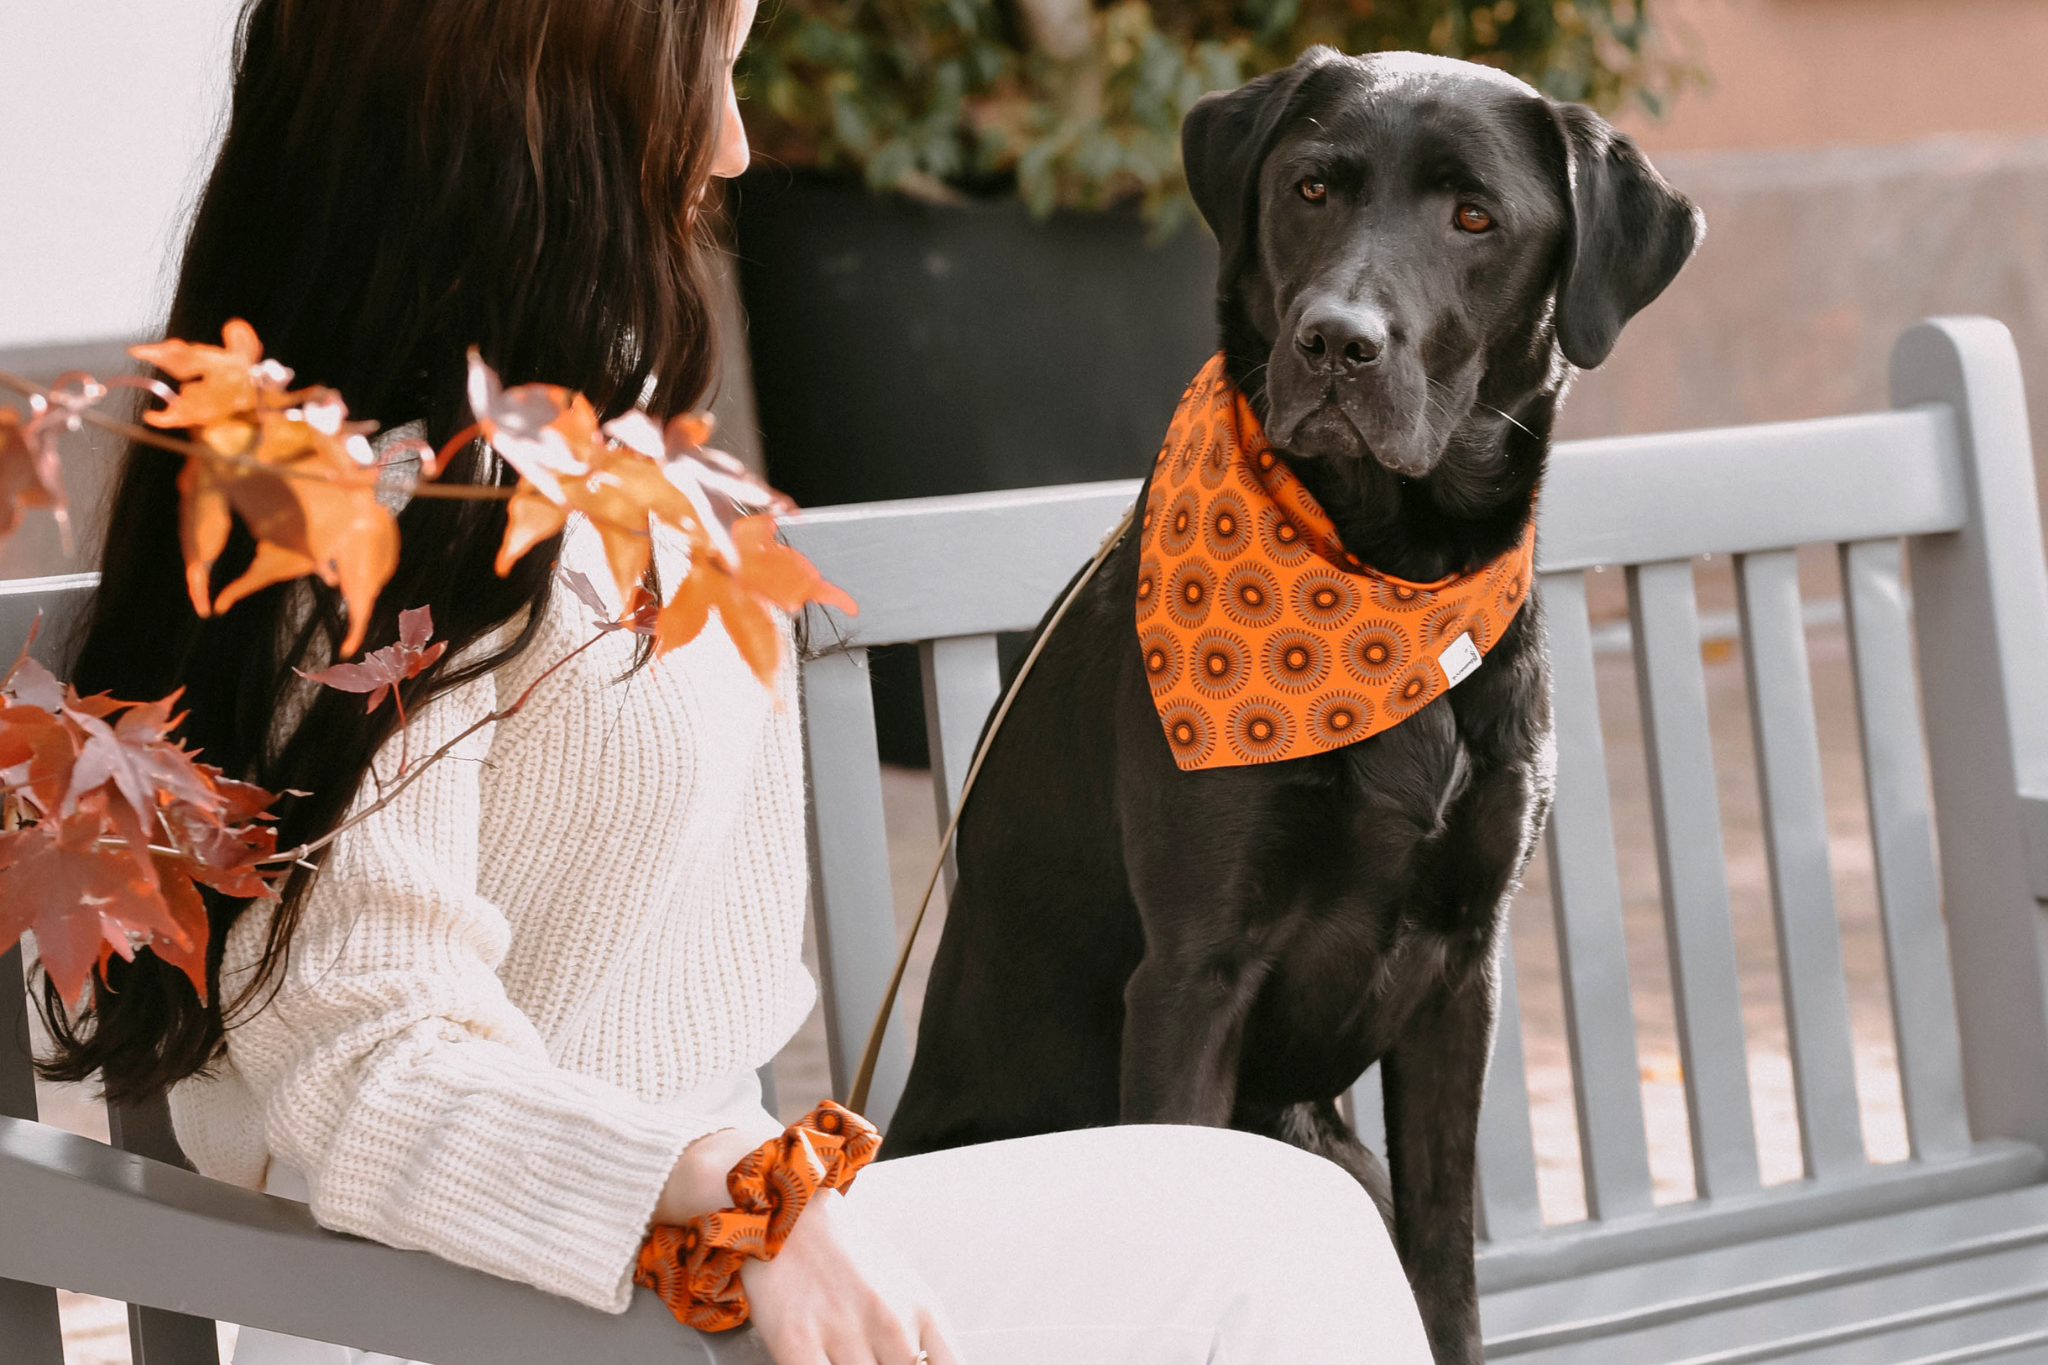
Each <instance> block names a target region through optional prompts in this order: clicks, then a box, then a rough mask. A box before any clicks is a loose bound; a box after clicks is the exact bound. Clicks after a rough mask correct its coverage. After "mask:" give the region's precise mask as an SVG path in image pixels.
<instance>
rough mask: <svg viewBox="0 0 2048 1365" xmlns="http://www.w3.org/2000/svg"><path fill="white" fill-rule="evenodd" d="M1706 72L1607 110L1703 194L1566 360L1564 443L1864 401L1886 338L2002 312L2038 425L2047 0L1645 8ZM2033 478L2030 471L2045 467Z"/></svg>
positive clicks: (2046, 189)
mask: <svg viewBox="0 0 2048 1365" xmlns="http://www.w3.org/2000/svg"><path fill="white" fill-rule="evenodd" d="M1653 13H1654V14H1655V15H1656V16H1657V17H1658V19H1659V22H1660V23H1663V24H1665V25H1667V26H1668V28H1669V31H1670V33H1671V36H1672V38H1673V40H1674V41H1675V42H1677V43H1679V44H1680V45H1681V46H1682V48H1683V49H1684V50H1686V51H1688V52H1689V53H1690V54H1691V55H1692V57H1693V59H1694V60H1695V61H1696V62H1697V63H1698V64H1699V65H1700V66H1701V67H1702V68H1704V70H1705V71H1706V73H1707V78H1708V81H1709V85H1708V86H1707V88H1705V89H1691V90H1688V91H1686V92H1685V93H1684V94H1683V95H1681V96H1680V97H1679V99H1678V100H1677V102H1676V103H1675V105H1674V106H1673V108H1672V109H1671V110H1670V112H1669V113H1668V115H1667V116H1666V117H1665V118H1664V119H1662V120H1653V119H1650V118H1648V117H1646V116H1642V115H1631V116H1628V117H1625V118H1624V119H1623V123H1624V126H1626V127H1627V128H1628V129H1629V131H1631V132H1632V133H1634V134H1635V135H1636V136H1637V137H1638V138H1639V139H1640V140H1641V141H1642V142H1643V144H1644V145H1645V146H1646V147H1647V148H1649V149H1650V150H1651V152H1652V154H1653V156H1654V158H1655V160H1656V162H1657V164H1658V166H1659V167H1660V168H1661V169H1662V170H1663V171H1664V172H1665V174H1666V175H1667V176H1668V177H1669V178H1670V179H1671V180H1672V181H1673V182H1674V183H1675V184H1677V185H1678V186H1679V187H1680V188H1681V189H1683V190H1685V191H1686V192H1687V193H1689V194H1691V195H1692V196H1693V197H1694V198H1695V199H1696V200H1698V201H1699V203H1700V204H1701V205H1702V206H1703V207H1704V208H1705V209H1706V212H1707V222H1708V232H1707V241H1706V245H1705V246H1704V247H1702V248H1701V250H1700V253H1699V255H1698V257H1697V258H1695V260H1694V261H1693V263H1692V264H1691V265H1690V266H1689V267H1687V269H1686V271H1685V273H1684V274H1683V275H1681V276H1680V277H1679V279H1678V282H1677V283H1676V284H1674V285H1673V286H1672V288H1671V290H1670V292H1669V293H1668V294H1666V295H1665V296H1664V298H1662V299H1660V300H1659V301H1658V302H1657V304H1656V305H1655V306H1654V307H1652V308H1651V309H1650V310H1649V311H1648V312H1646V313H1644V314H1643V315H1642V316H1641V317H1639V318H1638V319H1637V320H1636V321H1635V322H1634V323H1633V324H1632V325H1631V326H1630V328H1629V330H1628V332H1627V333H1626V335H1625V336H1624V337H1623V340H1622V344H1621V346H1620V348H1619V349H1618V350H1617V351H1616V353H1615V356H1614V358H1613V360H1611V361H1610V362H1609V363H1608V365H1607V366H1606V367H1605V368H1604V369H1602V370H1601V371H1599V372H1597V373H1594V374H1589V375H1586V376H1584V377H1583V378H1582V379H1581V380H1580V381H1579V383H1578V386H1577V387H1576V389H1575V390H1574V391H1573V394H1572V398H1571V401H1570V402H1569V403H1568V404H1567V405H1566V408H1565V420H1564V430H1565V434H1566V435H1570V436H1587V435H1605V434H1609V433H1618V432H1626V431H1650V430H1658V429H1669V428H1680V427H1694V426H1707V425H1714V424H1719V423H1726V422H1738V421H1760V420H1772V419H1781V418H1795V417H1811V416H1818V415H1822V414H1826V413H1834V412H1842V411H1845V410H1851V409H1857V408H1872V407H1880V406H1882V405H1883V404H1884V402H1885V357H1886V354H1887V353H1888V351H1889V349H1890V347H1891V343H1892V340H1893V338H1895V337H1896V336H1897V335H1898V333H1899V330H1900V329H1901V328H1902V327H1904V326H1906V325H1907V324H1908V323H1910V322H1912V321H1913V320H1914V319H1916V318H1920V317H1925V316H1927V315H1929V314H1934V313H1988V314H1990V315H1992V316H1993V317H1997V318H1999V319H2001V320H2002V321H2004V322H2005V323H2006V325H2007V326H2009V327H2011V328H2012V330H2013V334H2014V336H2015V337H2016V338H2017V339H2018V341H2019V346H2020V352H2021V358H2022V363H2023V364H2024V365H2025V367H2026V372H2027V377H2028V379H2029V380H2030V381H2031V383H2030V387H2031V390H2032V407H2033V411H2034V418H2035V422H2034V425H2035V429H2036V432H2037V436H2036V442H2035V444H2036V447H2037V451H2036V455H2037V460H2038V459H2039V458H2040V456H2041V454H2042V450H2041V447H2042V446H2043V441H2042V439H2041V437H2040V435H2039V434H2038V433H2041V432H2043V431H2048V425H2044V420H2048V79H2044V78H2043V75H2042V73H2043V71H2044V70H2048V4H2043V3H2041V2H2040V0H1660V3H1658V4H1657V6H1656V8H1655V10H1654V11H1653ZM2043 482H2044V484H2048V479H2044V481H2043Z"/></svg>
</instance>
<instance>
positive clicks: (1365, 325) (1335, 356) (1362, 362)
mask: <svg viewBox="0 0 2048 1365" xmlns="http://www.w3.org/2000/svg"><path fill="white" fill-rule="evenodd" d="M1294 344H1295V345H1297V346H1299V347H1300V348H1301V352H1302V354H1303V355H1305V356H1306V357H1308V361H1309V364H1310V365H1311V366H1314V367H1316V368H1320V369H1328V370H1338V369H1363V368H1364V367H1366V366H1368V365H1376V364H1378V363H1379V358H1380V353H1381V352H1382V351H1384V350H1385V349H1386V346H1387V321H1386V319H1385V318H1383V317H1381V316H1380V315H1379V314H1378V313H1377V312H1373V311H1371V310H1368V309H1363V308H1350V307H1344V306H1342V305H1339V304H1325V305H1323V306H1321V307H1318V308H1311V309H1310V310H1309V311H1308V312H1307V313H1305V314H1303V315H1302V319H1301V326H1300V327H1298V328H1297V329H1296V330H1295V333H1294Z"/></svg>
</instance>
